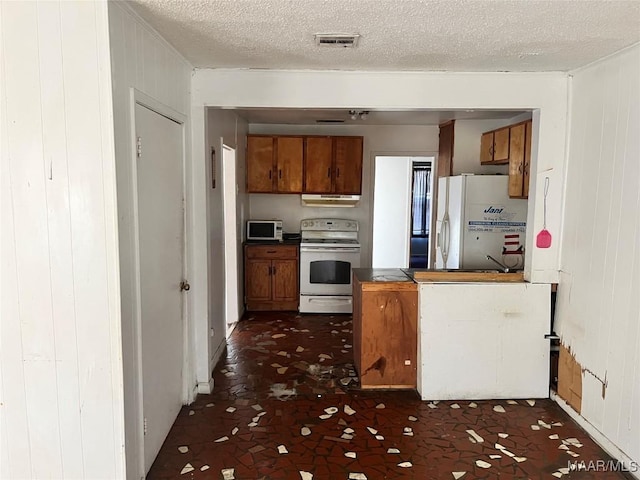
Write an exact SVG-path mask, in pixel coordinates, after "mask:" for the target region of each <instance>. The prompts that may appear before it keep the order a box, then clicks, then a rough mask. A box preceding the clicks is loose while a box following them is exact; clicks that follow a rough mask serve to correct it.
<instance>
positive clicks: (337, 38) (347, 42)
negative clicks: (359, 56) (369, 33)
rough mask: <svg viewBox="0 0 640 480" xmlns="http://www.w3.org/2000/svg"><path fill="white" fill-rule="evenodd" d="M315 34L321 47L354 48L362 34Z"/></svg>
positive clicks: (317, 43)
mask: <svg viewBox="0 0 640 480" xmlns="http://www.w3.org/2000/svg"><path fill="white" fill-rule="evenodd" d="M314 36H315V39H316V45H318V46H319V47H342V48H354V47H357V46H358V40H360V35H357V34H342V33H316V34H315V35H314Z"/></svg>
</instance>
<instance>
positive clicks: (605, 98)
mask: <svg viewBox="0 0 640 480" xmlns="http://www.w3.org/2000/svg"><path fill="white" fill-rule="evenodd" d="M572 75H573V80H572V90H573V91H572V96H571V129H570V137H569V155H568V167H567V185H566V201H565V216H564V228H563V232H562V251H561V253H562V259H561V266H562V272H561V275H560V285H559V287H558V307H557V315H556V331H557V332H558V333H559V334H560V336H561V338H562V344H563V345H565V346H567V347H569V348H570V349H571V352H572V353H574V354H575V357H576V360H577V361H578V363H580V365H582V368H583V377H582V412H581V414H582V416H583V417H584V418H585V419H586V420H587V421H588V422H589V423H591V425H593V426H594V427H595V428H596V429H597V430H598V431H600V432H601V433H602V434H604V436H605V437H606V438H607V439H608V440H610V441H611V442H612V443H614V444H615V445H617V446H618V448H620V450H622V451H623V452H624V453H625V454H626V455H627V456H629V457H631V458H632V459H633V460H635V461H636V462H640V301H639V298H640V297H639V296H638V292H640V231H639V229H640V163H639V161H638V159H639V158H640V137H639V136H638V132H640V46H635V47H633V48H631V49H628V50H626V51H624V52H623V53H620V54H618V55H615V56H613V57H610V58H608V59H606V60H603V61H600V62H597V63H595V64H593V65H591V66H588V67H586V68H584V69H581V70H578V71H575V72H573V73H572ZM556 238H557V237H556ZM602 382H605V385H606V388H605V390H604V392H603V386H602ZM603 393H604V394H603Z"/></svg>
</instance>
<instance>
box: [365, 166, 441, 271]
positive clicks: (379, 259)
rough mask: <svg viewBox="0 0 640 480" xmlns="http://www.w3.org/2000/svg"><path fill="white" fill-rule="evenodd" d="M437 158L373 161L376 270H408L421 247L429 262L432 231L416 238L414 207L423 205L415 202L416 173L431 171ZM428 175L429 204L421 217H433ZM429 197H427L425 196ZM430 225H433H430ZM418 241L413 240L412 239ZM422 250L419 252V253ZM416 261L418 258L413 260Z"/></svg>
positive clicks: (374, 260) (374, 253) (427, 198)
mask: <svg viewBox="0 0 640 480" xmlns="http://www.w3.org/2000/svg"><path fill="white" fill-rule="evenodd" d="M434 161H435V156H399V155H397V156H393V155H376V156H375V158H374V168H375V172H374V197H373V252H372V259H371V266H372V267H373V268H408V267H409V266H410V263H411V256H412V255H415V254H416V253H417V252H418V251H420V252H422V249H421V247H423V246H424V247H425V248H426V250H425V255H426V257H427V258H426V262H427V264H428V262H429V258H428V253H427V252H429V232H428V231H427V232H423V233H421V235H420V236H418V235H415V236H414V233H413V231H414V222H413V210H414V204H416V203H418V205H422V204H421V203H419V202H416V201H415V199H414V190H413V186H414V183H415V178H414V175H415V174H414V170H415V169H416V168H418V169H422V168H424V169H428V172H431V171H432V168H433V164H434ZM432 178H433V177H432V176H431V175H430V174H429V176H428V183H427V186H428V188H427V189H426V190H427V191H426V192H425V193H424V195H423V196H422V198H421V200H422V201H425V200H426V201H428V203H427V204H426V205H425V206H424V207H423V208H425V207H426V208H427V210H426V211H424V210H421V211H420V212H419V214H420V215H422V214H423V213H426V214H427V217H428V219H429V222H430V218H431V202H430V200H431V197H430V193H431V184H432V182H433V180H432ZM425 195H426V196H425ZM429 225H430V223H429ZM414 237H415V238H417V239H418V240H417V241H415V240H414V241H413V242H412V240H413V238H414ZM418 249H420V250H418ZM414 260H415V259H414Z"/></svg>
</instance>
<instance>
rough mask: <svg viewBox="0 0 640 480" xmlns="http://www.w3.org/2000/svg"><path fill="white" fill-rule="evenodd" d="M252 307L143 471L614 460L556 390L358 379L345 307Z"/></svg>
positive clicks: (529, 469)
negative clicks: (549, 393)
mask: <svg viewBox="0 0 640 480" xmlns="http://www.w3.org/2000/svg"><path fill="white" fill-rule="evenodd" d="M252 316H253V317H254V318H253V320H251V321H248V319H247V320H242V321H240V322H239V323H238V324H237V326H236V328H235V330H234V331H233V333H232V334H231V336H230V337H229V339H227V348H226V351H225V353H223V355H222V358H221V359H220V361H219V362H218V365H217V366H216V368H215V370H214V372H213V380H214V384H215V388H214V391H213V393H212V394H211V395H199V396H198V397H197V399H196V400H195V402H194V403H193V404H191V405H190V406H188V407H184V408H183V409H182V410H181V412H180V414H179V415H178V418H177V419H176V421H175V423H174V425H173V427H172V429H171V431H170V433H169V435H168V437H167V439H166V440H165V442H164V445H163V446H162V448H161V450H160V453H159V454H158V457H157V458H156V460H155V462H154V464H153V465H152V467H151V469H150V471H149V473H148V475H147V479H148V480H156V479H157V480H160V479H162V480H164V479H169V478H189V479H190V480H191V479H194V480H199V479H202V480H205V479H211V478H218V479H219V478H223V479H224V480H235V479H269V480H278V479H280V480H285V479H286V480H291V479H295V478H298V479H303V480H312V479H314V478H315V479H318V480H325V479H341V478H342V479H345V478H348V479H350V480H363V479H364V480H366V479H367V478H370V479H383V478H388V479H396V478H397V479H400V478H416V479H418V478H419V479H446V478H449V479H451V478H453V479H454V480H459V479H463V480H466V479H467V478H484V479H488V478H502V477H503V476H504V477H508V478H561V477H562V478H563V477H564V476H565V475H566V476H567V478H573V477H572V476H571V474H572V472H570V471H569V470H568V469H567V466H568V461H571V462H575V461H576V460H575V459H578V461H579V460H580V459H582V458H585V459H587V458H588V459H590V460H591V459H593V461H596V460H598V459H603V460H608V459H609V457H608V456H607V455H606V454H605V453H604V452H603V451H602V450H601V449H600V447H598V446H597V445H596V444H595V443H594V442H593V441H592V440H591V439H590V438H589V437H588V436H587V434H586V433H585V432H584V431H582V430H581V429H580V428H579V427H578V426H577V425H576V424H575V423H574V422H572V421H571V420H570V419H569V417H568V415H567V414H566V413H565V412H564V411H563V410H562V409H560V407H558V406H557V405H556V404H555V403H554V402H553V401H551V400H549V399H529V400H497V399H496V400H493V401H480V400H476V401H472V402H466V401H465V402H462V401H458V402H456V401H437V400H433V401H424V402H423V401H421V400H420V397H419V396H418V395H417V394H416V392H414V391H407V390H404V391H389V390H386V391H385V390H361V389H360V383H359V378H358V372H357V371H356V369H355V366H354V359H353V348H352V345H354V342H353V336H352V333H351V318H350V316H348V315H335V316H327V315H298V314H295V313H283V312H276V313H269V312H267V313H259V314H252ZM312 337H313V338H312ZM355 347H356V348H357V344H356V345H355ZM505 407H506V408H505ZM408 425H410V426H408ZM580 473H581V474H584V475H583V476H581V477H579V478H580V479H581V480H582V479H583V478H584V479H588V480H597V479H599V478H600V477H598V476H597V475H596V474H594V475H589V473H590V472H580ZM181 475H184V476H182V477H181ZM607 478H608V479H609V478H624V477H623V476H622V475H621V474H619V472H609V475H608V476H607Z"/></svg>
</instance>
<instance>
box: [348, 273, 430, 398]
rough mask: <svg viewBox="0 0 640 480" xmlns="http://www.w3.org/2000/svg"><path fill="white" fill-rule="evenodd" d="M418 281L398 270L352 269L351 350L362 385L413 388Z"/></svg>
mask: <svg viewBox="0 0 640 480" xmlns="http://www.w3.org/2000/svg"><path fill="white" fill-rule="evenodd" d="M417 322H418V286H417V284H416V283H414V282H413V281H412V280H411V279H410V278H409V277H407V276H406V275H405V274H404V273H403V272H402V271H401V270H399V269H370V268H359V269H354V271H353V353H354V357H355V358H354V359H355V364H356V369H357V371H358V374H359V375H360V386H361V388H362V389H376V388H398V389H415V388H416V385H417V383H416V382H417V374H416V372H417V349H418V342H417V335H418V334H417Z"/></svg>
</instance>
